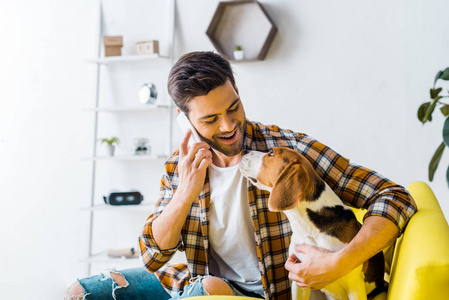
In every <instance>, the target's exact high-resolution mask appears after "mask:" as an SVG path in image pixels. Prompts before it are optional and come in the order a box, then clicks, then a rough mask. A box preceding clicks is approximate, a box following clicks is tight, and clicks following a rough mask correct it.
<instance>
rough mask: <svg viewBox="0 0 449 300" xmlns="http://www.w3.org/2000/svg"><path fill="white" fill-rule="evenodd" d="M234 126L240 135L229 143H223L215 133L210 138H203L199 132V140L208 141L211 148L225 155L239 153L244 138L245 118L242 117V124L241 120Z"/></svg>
mask: <svg viewBox="0 0 449 300" xmlns="http://www.w3.org/2000/svg"><path fill="white" fill-rule="evenodd" d="M236 128H237V130H238V131H239V134H240V136H239V139H238V140H237V141H235V142H234V143H233V144H231V145H225V144H223V143H222V142H221V141H220V138H217V137H215V135H213V136H212V139H211V140H209V139H207V138H205V137H204V136H202V135H201V134H200V137H201V140H203V141H205V142H206V143H208V144H209V146H211V148H213V149H215V150H217V151H218V152H221V153H223V154H224V155H226V156H235V155H237V154H239V153H240V152H242V150H243V141H244V140H245V130H244V129H246V119H243V124H242V123H241V122H238V123H237V126H236ZM234 129H235V128H234Z"/></svg>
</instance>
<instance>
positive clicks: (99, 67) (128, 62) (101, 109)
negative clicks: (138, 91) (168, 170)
mask: <svg viewBox="0 0 449 300" xmlns="http://www.w3.org/2000/svg"><path fill="white" fill-rule="evenodd" d="M164 5H167V6H168V9H167V11H168V14H169V16H168V18H166V20H167V22H168V26H167V27H168V32H169V33H168V34H169V39H168V45H167V49H168V53H167V55H159V54H153V55H124V56H113V57H103V56H102V53H101V52H102V47H101V44H102V39H103V33H104V24H103V23H104V15H103V2H102V0H99V6H100V9H99V10H100V15H99V45H98V57H97V58H94V59H88V60H86V62H87V63H92V64H95V65H96V72H97V75H96V96H95V105H94V106H93V107H91V108H86V109H85V111H86V112H88V113H93V114H95V121H94V143H93V145H94V146H93V151H92V157H88V158H84V160H86V161H91V163H92V175H91V176H92V190H91V201H90V206H89V207H86V208H83V209H82V210H83V211H86V212H89V214H90V218H89V242H88V256H87V257H86V258H84V259H82V260H81V262H83V263H87V265H88V269H87V273H88V275H91V265H92V264H93V263H111V264H122V263H123V264H129V262H130V261H136V259H135V258H128V259H125V258H109V257H108V256H107V250H104V251H100V252H98V253H93V243H94V240H93V235H94V215H95V214H96V213H100V212H102V213H109V212H120V213H130V212H150V211H151V210H152V208H153V206H154V203H146V202H145V204H139V205H125V206H110V205H106V204H96V201H95V197H98V196H96V193H95V192H96V173H97V162H98V161H106V162H114V161H122V162H125V163H126V162H131V161H151V160H158V159H166V158H167V157H168V155H169V154H170V153H168V152H169V151H171V149H172V135H173V128H172V121H173V120H172V112H173V106H172V104H171V102H170V103H169V104H157V105H140V106H139V105H134V106H101V105H100V88H101V84H100V81H101V76H100V73H101V72H108V66H110V65H114V68H120V67H121V66H126V67H132V66H134V65H135V64H136V63H138V64H149V65H151V64H152V63H157V62H158V61H161V60H163V61H166V62H167V63H168V64H169V65H170V66H171V65H173V42H174V29H175V26H174V22H175V0H169V1H167V2H164ZM165 25H167V24H165ZM148 70H149V72H151V68H148ZM107 113H113V114H122V113H148V114H149V115H151V114H160V113H164V114H166V115H167V117H168V118H167V119H168V122H169V124H167V126H168V130H169V135H168V137H167V142H168V147H167V148H168V151H167V153H159V154H151V155H118V156H101V155H98V152H97V150H98V149H97V144H98V142H97V141H98V131H99V122H98V119H99V115H100V114H107ZM144 197H145V195H144ZM145 198H146V197H145ZM97 200H98V199H97ZM142 225H143V224H142ZM136 251H138V249H136Z"/></svg>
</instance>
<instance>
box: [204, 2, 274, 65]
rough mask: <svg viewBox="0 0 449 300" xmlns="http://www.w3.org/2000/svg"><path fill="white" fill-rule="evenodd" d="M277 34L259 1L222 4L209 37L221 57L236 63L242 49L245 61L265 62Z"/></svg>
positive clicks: (209, 29) (217, 10) (214, 18)
mask: <svg viewBox="0 0 449 300" xmlns="http://www.w3.org/2000/svg"><path fill="white" fill-rule="evenodd" d="M276 32H277V28H276V25H275V24H274V23H273V21H272V20H271V18H270V17H269V16H268V14H267V12H266V10H265V9H264V7H263V6H262V4H260V3H259V2H257V1H248V0H244V1H221V2H220V3H219V4H218V7H217V9H216V11H215V14H214V16H213V18H212V21H211V22H210V24H209V28H208V29H207V31H206V34H207V36H208V37H209V39H210V40H211V42H212V44H214V47H215V49H217V50H218V51H219V52H220V53H221V54H223V55H224V56H226V57H227V58H228V59H229V60H234V56H233V52H234V50H235V47H236V46H237V45H238V46H241V47H242V49H243V51H244V53H245V58H244V61H250V60H263V59H264V58H265V56H266V55H267V52H268V49H269V47H270V45H271V43H272V42H273V39H274V36H275V34H276Z"/></svg>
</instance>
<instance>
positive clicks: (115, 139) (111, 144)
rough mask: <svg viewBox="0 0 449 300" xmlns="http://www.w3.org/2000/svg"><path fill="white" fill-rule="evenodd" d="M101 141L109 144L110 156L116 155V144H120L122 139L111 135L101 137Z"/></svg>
mask: <svg viewBox="0 0 449 300" xmlns="http://www.w3.org/2000/svg"><path fill="white" fill-rule="evenodd" d="M100 141H101V143H102V144H104V143H107V144H108V151H109V155H110V156H114V151H115V146H116V145H118V144H120V140H119V138H118V137H115V136H113V137H111V138H110V139H100Z"/></svg>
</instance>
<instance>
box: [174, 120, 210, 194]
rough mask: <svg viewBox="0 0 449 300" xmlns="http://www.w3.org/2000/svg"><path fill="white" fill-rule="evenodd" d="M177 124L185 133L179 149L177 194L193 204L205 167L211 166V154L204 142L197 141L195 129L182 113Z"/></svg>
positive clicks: (202, 179)
mask: <svg viewBox="0 0 449 300" xmlns="http://www.w3.org/2000/svg"><path fill="white" fill-rule="evenodd" d="M181 114H182V115H181ZM178 124H179V125H180V127H181V129H182V130H183V132H185V136H184V139H183V140H182V142H181V146H180V148H179V163H178V168H179V170H178V173H179V186H178V192H181V193H182V194H184V195H186V196H188V197H189V200H191V202H193V201H195V199H197V198H198V196H199V194H200V192H201V190H202V188H203V185H204V179H205V178H206V170H207V167H209V166H210V165H211V164H212V152H211V151H210V146H209V145H208V144H207V143H206V142H203V141H200V140H199V136H198V134H197V133H196V131H195V132H194V130H195V129H194V128H193V126H192V125H191V124H190V121H189V120H188V119H187V117H186V116H185V115H184V114H183V113H182V112H181V113H180V116H179V117H178ZM192 140H193V141H192ZM192 142H193V143H192Z"/></svg>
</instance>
